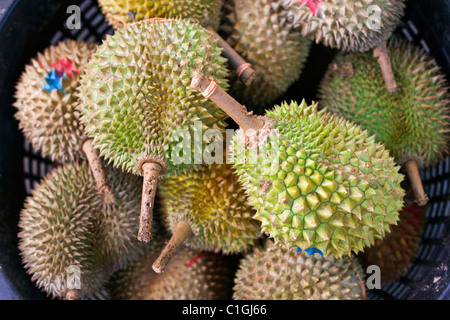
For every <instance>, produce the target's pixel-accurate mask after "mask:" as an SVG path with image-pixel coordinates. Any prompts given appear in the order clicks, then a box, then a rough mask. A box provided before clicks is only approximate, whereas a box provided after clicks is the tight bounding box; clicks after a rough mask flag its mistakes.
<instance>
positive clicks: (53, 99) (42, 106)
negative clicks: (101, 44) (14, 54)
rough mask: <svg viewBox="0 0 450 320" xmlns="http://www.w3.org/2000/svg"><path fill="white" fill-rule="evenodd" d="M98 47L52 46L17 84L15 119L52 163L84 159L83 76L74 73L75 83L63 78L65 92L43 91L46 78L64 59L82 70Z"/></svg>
mask: <svg viewBox="0 0 450 320" xmlns="http://www.w3.org/2000/svg"><path fill="white" fill-rule="evenodd" d="M95 48H96V45H94V44H89V43H85V42H82V41H75V40H67V42H59V43H58V44H57V45H55V46H50V47H48V48H47V49H45V50H44V51H43V52H42V53H38V54H37V56H36V57H35V58H33V59H31V61H30V63H29V64H28V65H26V66H25V71H24V72H23V73H22V75H21V77H20V79H19V82H18V83H17V85H16V93H15V98H16V101H15V102H14V107H16V108H17V112H16V114H15V115H14V116H15V118H16V119H17V120H18V121H19V128H20V129H21V130H22V131H23V133H24V135H25V137H26V138H27V139H28V140H29V141H30V143H31V145H32V147H33V149H34V150H35V151H40V152H41V154H42V156H44V157H49V158H50V160H52V161H55V162H59V163H68V162H73V161H78V160H79V159H85V156H84V153H83V150H82V148H81V147H82V142H83V140H84V139H86V135H85V133H84V129H83V126H82V125H81V124H80V113H79V112H78V110H77V109H76V106H77V104H78V97H77V96H76V90H77V88H78V86H79V85H80V75H79V74H78V73H77V72H72V77H73V79H72V80H71V79H70V78H69V77H67V76H65V77H64V78H63V80H62V89H63V90H65V92H62V91H60V90H58V89H53V90H52V91H50V92H49V91H46V90H44V89H43V87H44V85H45V84H46V80H45V77H46V76H47V75H48V74H49V72H50V70H52V69H54V67H53V66H52V65H51V64H57V63H58V61H59V60H60V59H61V58H68V59H69V60H70V61H72V62H73V65H74V67H75V68H76V69H78V70H79V71H81V70H82V69H83V68H84V66H85V65H86V64H87V61H88V59H89V58H90V57H91V55H92V53H93V52H94V50H95Z"/></svg>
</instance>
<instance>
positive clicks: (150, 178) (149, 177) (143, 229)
mask: <svg viewBox="0 0 450 320" xmlns="http://www.w3.org/2000/svg"><path fill="white" fill-rule="evenodd" d="M161 170H162V167H161V165H160V164H158V163H156V162H146V163H144V164H143V165H142V171H143V175H144V182H143V185H142V199H141V214H140V217H139V231H138V236H137V238H138V240H139V241H143V242H149V241H150V239H151V238H152V235H151V228H152V222H153V207H154V204H155V196H156V188H157V185H158V177H159V173H160V172H161Z"/></svg>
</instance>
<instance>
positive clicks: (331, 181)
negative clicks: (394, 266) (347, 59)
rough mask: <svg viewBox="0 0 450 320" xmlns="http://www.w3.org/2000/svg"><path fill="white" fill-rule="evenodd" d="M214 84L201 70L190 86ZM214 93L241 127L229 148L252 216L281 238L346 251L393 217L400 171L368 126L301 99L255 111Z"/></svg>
mask: <svg viewBox="0 0 450 320" xmlns="http://www.w3.org/2000/svg"><path fill="white" fill-rule="evenodd" d="M211 83H212V81H211V80H210V79H208V78H207V77H205V76H202V75H196V76H195V77H194V78H193V81H192V83H191V86H192V87H193V88H196V89H197V90H199V91H200V92H204V90H205V89H204V88H207V87H210V86H211ZM209 97H210V99H211V100H212V101H214V102H216V103H217V105H219V106H220V107H221V108H223V110H224V111H225V112H227V113H228V114H229V115H230V117H232V118H233V119H234V120H235V121H236V122H237V123H238V124H239V125H240V127H241V129H240V130H238V132H237V133H236V134H235V136H234V138H233V139H232V143H231V146H230V149H229V150H228V152H230V153H231V155H232V161H233V166H234V168H235V169H236V174H237V175H238V177H239V181H240V182H241V184H242V186H243V188H244V189H245V191H246V193H247V195H248V196H249V201H250V204H251V205H253V206H254V207H255V208H256V209H257V212H256V215H255V216H254V218H255V219H257V220H259V221H261V223H262V224H261V227H262V231H264V232H266V233H268V234H269V236H271V237H273V238H274V239H275V241H276V242H279V243H284V244H288V245H290V246H291V247H300V248H301V249H302V250H305V249H308V248H316V249H318V250H320V251H322V252H323V253H324V254H325V255H329V254H333V255H334V256H335V257H341V256H342V255H350V254H351V253H352V252H355V253H357V252H359V251H362V250H364V247H367V246H371V245H373V243H374V241H375V239H376V238H383V237H384V236H385V233H386V232H389V226H390V225H393V224H396V222H397V220H398V212H399V210H400V209H401V208H402V205H403V200H402V198H403V195H404V190H403V189H402V188H401V187H400V183H401V181H402V180H403V175H401V174H399V173H398V171H399V167H398V166H396V164H395V163H394V159H393V158H392V157H390V155H389V152H388V151H387V150H386V149H385V147H384V146H383V145H382V144H379V143H376V142H375V137H374V136H369V134H368V133H367V131H363V130H362V129H361V127H359V126H357V125H355V124H354V123H352V122H349V121H346V120H344V119H343V118H340V117H337V116H335V115H333V114H331V113H328V112H326V110H322V111H320V112H319V111H318V110H317V104H315V105H311V106H308V105H306V103H305V102H304V101H303V102H302V103H301V104H297V103H296V102H291V103H290V104H287V103H283V104H282V105H281V106H276V107H275V108H274V109H273V110H271V111H268V112H267V113H266V115H265V116H264V117H255V116H253V115H249V114H248V113H246V111H245V107H243V106H241V105H240V104H239V103H238V102H237V101H236V100H234V99H233V98H232V97H230V96H228V95H227V94H226V93H225V92H224V91H223V90H221V89H220V88H218V87H215V90H214V92H213V93H212V94H209Z"/></svg>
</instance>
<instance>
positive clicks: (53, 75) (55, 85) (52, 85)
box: [42, 69, 65, 92]
mask: <svg viewBox="0 0 450 320" xmlns="http://www.w3.org/2000/svg"><path fill="white" fill-rule="evenodd" d="M45 82H46V83H45V84H44V86H43V87H42V89H44V90H46V91H49V92H51V91H52V90H53V89H57V90H59V91H62V92H65V91H64V89H63V87H62V77H61V76H60V75H58V73H57V72H56V70H55V69H52V70H51V71H50V72H49V74H48V76H46V77H45Z"/></svg>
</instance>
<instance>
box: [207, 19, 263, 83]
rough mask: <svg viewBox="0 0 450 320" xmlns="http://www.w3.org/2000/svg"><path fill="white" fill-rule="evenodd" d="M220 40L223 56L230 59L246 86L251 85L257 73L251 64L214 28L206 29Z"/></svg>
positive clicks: (219, 44)
mask: <svg viewBox="0 0 450 320" xmlns="http://www.w3.org/2000/svg"><path fill="white" fill-rule="evenodd" d="M206 29H207V30H208V31H209V32H210V33H211V34H212V35H213V36H214V38H216V39H217V40H218V46H219V47H221V48H222V49H223V55H224V56H225V57H227V58H228V61H229V62H230V65H231V67H232V68H233V69H234V70H235V71H236V74H237V76H238V78H239V79H241V80H242V82H244V84H245V85H247V86H248V85H250V83H252V81H253V79H255V76H256V71H255V70H254V69H253V68H252V66H251V64H250V63H248V62H247V61H245V60H244V58H242V57H241V56H240V55H239V53H237V52H236V50H234V49H233V48H232V47H231V46H230V45H229V44H228V43H227V42H226V41H225V40H224V39H223V38H222V37H221V36H219V35H218V34H217V33H216V32H215V31H214V29H213V28H212V27H207V28H206Z"/></svg>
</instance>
